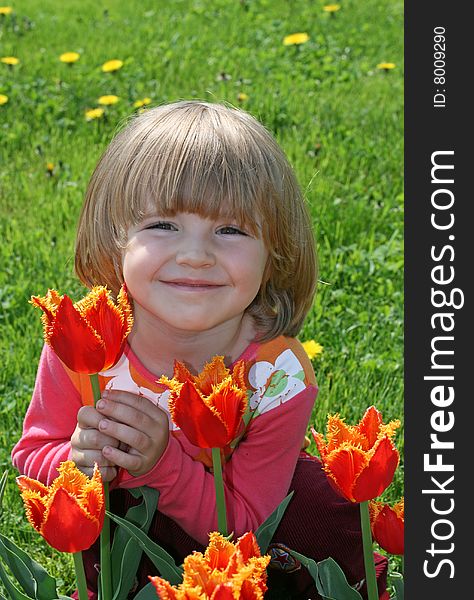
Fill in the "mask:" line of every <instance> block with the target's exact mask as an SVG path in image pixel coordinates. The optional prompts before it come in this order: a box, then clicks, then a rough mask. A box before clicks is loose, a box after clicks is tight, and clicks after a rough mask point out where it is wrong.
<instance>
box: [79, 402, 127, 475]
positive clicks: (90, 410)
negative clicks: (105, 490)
mask: <svg viewBox="0 0 474 600" xmlns="http://www.w3.org/2000/svg"><path fill="white" fill-rule="evenodd" d="M101 420H102V415H101V414H100V413H99V412H98V411H97V410H96V409H95V408H94V407H93V406H82V407H81V408H80V409H79V411H78V413H77V426H76V429H75V430H74V433H73V434H72V437H71V460H73V461H74V462H75V463H76V466H77V468H78V469H79V470H80V471H82V472H83V473H85V474H86V475H87V476H88V477H92V473H93V470H94V463H97V465H98V466H99V468H100V473H101V475H102V479H103V480H104V481H112V479H114V477H116V475H117V468H116V467H115V465H114V464H113V462H111V461H109V460H107V459H106V458H105V456H104V455H103V454H102V449H103V448H104V446H115V447H117V446H118V445H119V442H118V441H117V440H116V439H115V438H113V437H110V436H108V435H106V434H105V433H102V432H101V431H99V423H100V421H101Z"/></svg>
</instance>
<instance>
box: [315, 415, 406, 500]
mask: <svg viewBox="0 0 474 600" xmlns="http://www.w3.org/2000/svg"><path fill="white" fill-rule="evenodd" d="M399 426H400V421H398V420H396V421H391V422H390V423H388V424H387V425H384V424H383V422H382V415H381V413H380V412H379V411H378V410H377V409H376V408H375V406H371V407H370V408H368V409H367V410H366V412H365V415H364V416H363V418H362V420H361V422H360V423H359V424H358V425H355V426H350V425H346V424H345V423H344V421H343V419H341V418H340V417H339V415H333V416H331V415H330V416H328V424H327V436H326V437H327V442H326V441H325V440H324V438H323V436H322V435H321V434H319V433H316V431H315V430H314V429H312V430H311V431H312V433H313V437H314V440H315V442H316V446H317V447H318V450H319V454H320V456H321V460H322V462H323V465H324V470H325V472H326V474H327V475H328V477H329V481H330V483H331V484H332V485H333V487H334V488H335V489H336V490H337V491H338V492H339V493H340V494H341V495H342V496H344V498H347V500H350V501H351V502H364V501H366V500H372V499H373V498H376V497H377V496H380V494H381V493H382V492H383V491H384V490H385V489H386V488H387V487H388V486H389V485H390V483H391V481H392V479H393V475H394V473H395V469H396V468H397V466H398V460H399V454H398V451H397V449H396V448H395V446H394V444H393V442H392V437H393V436H394V434H395V430H396V429H397V427H399Z"/></svg>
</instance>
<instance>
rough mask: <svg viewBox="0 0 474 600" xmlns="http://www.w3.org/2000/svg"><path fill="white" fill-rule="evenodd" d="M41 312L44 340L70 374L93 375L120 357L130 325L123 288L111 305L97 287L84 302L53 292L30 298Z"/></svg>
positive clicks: (101, 289)
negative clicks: (71, 372) (69, 370)
mask: <svg viewBox="0 0 474 600" xmlns="http://www.w3.org/2000/svg"><path fill="white" fill-rule="evenodd" d="M30 302H31V304H33V306H37V307H39V308H41V310H42V311H43V315H42V316H41V320H42V321H43V327H44V339H45V341H46V343H47V344H49V345H50V346H51V347H52V348H53V350H54V351H55V352H56V354H57V355H58V356H59V358H60V359H61V360H62V361H63V362H64V364H65V365H67V366H68V367H69V368H70V369H71V370H72V371H76V372H77V373H85V374H93V373H99V372H100V371H105V370H107V369H110V367H113V365H114V364H115V363H116V362H117V361H118V359H119V358H120V356H121V355H122V351H123V346H124V343H125V339H126V337H127V335H128V334H129V333H130V330H131V328H132V324H133V317H132V308H131V305H130V302H129V300H128V295H127V292H126V289H125V286H122V289H121V290H120V292H119V294H118V297H117V303H116V304H114V302H113V301H112V299H111V298H110V295H109V292H108V290H107V288H106V287H103V286H96V287H94V288H92V290H91V291H90V292H89V294H87V296H86V297H85V298H83V299H82V300H80V301H79V302H76V303H75V304H73V303H72V300H71V299H70V298H69V297H68V296H66V295H64V296H60V295H59V294H58V292H56V291H55V290H48V293H47V294H46V296H44V297H40V296H32V298H31V301H30Z"/></svg>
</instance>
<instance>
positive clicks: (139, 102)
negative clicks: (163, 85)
mask: <svg viewBox="0 0 474 600" xmlns="http://www.w3.org/2000/svg"><path fill="white" fill-rule="evenodd" d="M147 104H151V98H148V97H147V98H142V99H141V100H135V102H134V103H133V107H134V108H141V107H142V106H146V105H147Z"/></svg>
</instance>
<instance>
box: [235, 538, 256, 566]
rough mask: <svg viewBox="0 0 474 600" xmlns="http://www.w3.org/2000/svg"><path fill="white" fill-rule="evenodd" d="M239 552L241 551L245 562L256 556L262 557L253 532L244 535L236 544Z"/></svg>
mask: <svg viewBox="0 0 474 600" xmlns="http://www.w3.org/2000/svg"><path fill="white" fill-rule="evenodd" d="M235 547H236V549H237V550H240V552H241V553H242V558H243V560H244V562H247V561H248V560H249V559H250V558H253V557H254V556H257V557H259V556H261V553H260V548H259V546H258V544H257V539H256V537H255V534H254V533H253V532H251V531H248V532H247V533H244V535H242V536H241V537H239V539H238V540H237V543H236V544H235Z"/></svg>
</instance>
